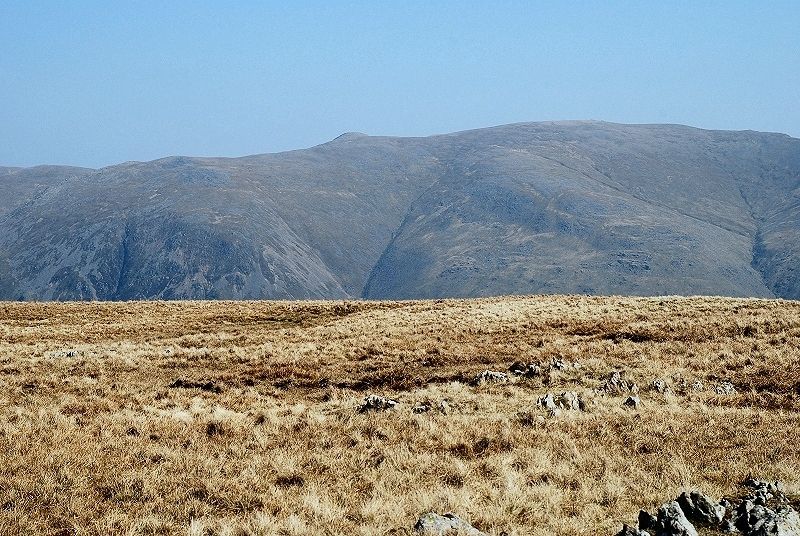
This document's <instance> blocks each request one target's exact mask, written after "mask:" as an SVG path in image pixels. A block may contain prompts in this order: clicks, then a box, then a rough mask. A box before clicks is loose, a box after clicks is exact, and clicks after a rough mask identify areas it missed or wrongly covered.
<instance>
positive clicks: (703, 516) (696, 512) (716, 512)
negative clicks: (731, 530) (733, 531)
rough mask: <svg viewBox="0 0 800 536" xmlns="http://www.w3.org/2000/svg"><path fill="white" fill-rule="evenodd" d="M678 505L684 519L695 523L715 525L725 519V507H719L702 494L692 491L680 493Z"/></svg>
mask: <svg viewBox="0 0 800 536" xmlns="http://www.w3.org/2000/svg"><path fill="white" fill-rule="evenodd" d="M678 504H679V505H680V507H681V510H683V513H684V514H685V515H686V518H687V519H689V520H690V521H693V522H695V523H703V524H706V525H716V524H718V523H721V522H722V518H723V517H725V507H724V506H721V505H719V504H717V503H715V502H714V501H712V500H711V499H709V498H708V497H706V496H705V495H703V494H702V493H700V492H698V491H693V492H691V493H686V492H685V491H684V492H683V493H681V495H680V497H678Z"/></svg>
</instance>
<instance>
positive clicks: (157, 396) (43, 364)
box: [0, 296, 800, 535]
mask: <svg viewBox="0 0 800 536" xmlns="http://www.w3.org/2000/svg"><path fill="white" fill-rule="evenodd" d="M0 335H1V336H0V532H2V533H3V534H190V535H201V534H209V535H210V534H231V535H233V534H265V535H267V534H269V535H271V534H287V535H295V534H297V535H300V534H363V535H380V534H387V533H389V534H403V533H405V530H404V529H409V528H410V527H411V526H412V525H413V523H414V521H415V520H416V518H417V516H418V515H419V514H421V513H423V512H425V511H429V510H435V511H439V512H442V513H443V512H445V511H453V512H455V513H457V514H458V515H460V516H462V517H464V518H466V519H469V520H470V521H471V522H472V523H473V524H475V525H476V526H478V527H479V528H481V529H483V530H486V531H488V532H490V533H491V534H500V533H501V532H502V531H505V532H507V533H508V534H509V535H523V534H536V535H545V534H566V535H573V534H575V535H577V534H585V535H588V534H604V533H606V534H611V533H613V532H615V531H616V530H617V529H618V528H619V526H620V525H621V523H622V522H623V521H626V522H631V521H634V520H635V518H636V513H637V512H638V510H639V508H642V507H648V508H649V507H653V506H655V505H657V504H660V503H661V502H663V501H664V500H666V499H668V498H671V497H674V496H675V495H677V494H678V492H679V491H681V490H682V489H685V488H700V489H702V490H704V491H705V492H707V493H709V494H711V495H712V496H715V497H716V498H720V497H721V496H722V495H724V494H732V493H735V492H736V491H737V484H738V483H739V482H740V481H741V480H743V479H744V478H745V477H746V476H747V475H748V474H750V473H753V474H754V475H755V476H757V477H760V478H765V479H780V480H783V481H784V482H785V483H786V484H787V487H788V488H789V490H790V491H792V490H793V491H794V492H797V491H799V490H800V447H799V446H798V440H799V439H800V433H798V430H800V373H799V372H798V370H799V367H800V303H797V302H788V301H767V300H736V299H718V298H688V299H687V298H664V299H661V298H655V299H646V298H641V299H636V298H592V297H571V296H570V297H565V296H560V297H558V296H553V297H534V298H497V299H485V300H465V301H457V300H445V301H441V300H440V301H436V302H433V301H425V302H400V303H372V302H347V303H345V302H309V303H299V302H284V303H280V302H278V303H269V302H235V303H234V302H171V303H126V304H121V303H114V304H105V303H91V304H21V303H20V304H18V303H5V304H0ZM553 357H561V358H564V359H566V360H568V361H578V362H580V363H581V365H582V367H581V368H580V369H572V368H570V369H568V370H564V371H559V372H554V373H552V374H547V375H545V376H544V377H543V378H540V379H532V380H520V381H516V382H514V383H512V384H506V385H484V386H477V387H476V386H470V385H468V383H469V380H470V379H471V378H472V377H473V376H474V375H475V374H476V373H478V372H480V371H482V370H484V369H493V370H501V371H506V370H507V369H508V367H509V365H510V364H511V363H512V362H513V361H516V360H520V361H526V362H545V363H546V362H549V361H550V360H551V359H552V358H553ZM615 369H617V370H624V371H625V372H626V376H627V377H628V378H629V379H633V380H635V381H636V382H637V383H638V384H639V386H640V387H641V388H642V392H641V393H640V395H641V397H642V407H641V408H640V409H639V410H638V411H633V410H629V409H624V408H622V407H621V402H622V400H623V397H622V396H607V395H602V394H598V393H596V392H595V389H596V388H598V387H599V386H600V385H601V384H602V383H603V382H604V380H605V378H606V377H607V375H608V373H609V372H610V371H612V370H615ZM655 378H664V379H667V380H668V382H669V383H670V384H671V385H672V387H673V389H674V390H675V391H676V392H675V393H674V394H673V395H669V396H666V397H665V396H663V395H661V394H658V393H656V392H651V391H648V390H647V389H646V386H647V385H648V384H649V383H650V382H651V381H652V380H653V379H655ZM680 378H682V379H683V380H685V381H686V382H688V383H692V382H693V381H694V380H696V379H700V380H702V381H703V382H704V384H705V386H706V389H705V390H703V391H693V390H691V389H686V390H684V389H681V388H680V385H681V382H680ZM176 380H179V381H178V382H177V383H176ZM721 381H730V382H732V383H733V384H734V385H735V386H736V388H737V390H738V393H737V394H734V395H718V394H716V393H714V392H713V390H712V388H713V387H714V386H715V385H717V384H718V383H719V382H721ZM567 389H569V390H575V391H577V392H578V393H580V394H581V395H582V396H584V397H585V398H586V400H588V401H589V408H588V409H587V411H586V412H565V413H564V414H562V415H561V416H559V417H552V418H551V417H547V418H545V419H544V420H543V421H542V419H540V418H539V416H544V415H545V413H544V412H543V410H540V409H539V408H538V407H537V406H536V399H537V397H538V396H539V395H542V394H544V393H546V392H554V393H558V392H560V391H563V390H567ZM369 393H376V394H381V395H387V396H390V397H393V398H396V399H397V400H398V401H399V402H400V405H399V406H398V408H396V409H395V410H393V411H389V412H380V413H366V414H360V413H358V412H357V410H356V408H357V407H358V405H359V403H360V401H361V400H362V399H363V397H364V396H365V395H366V394H369ZM441 400H447V401H448V402H449V403H450V406H451V411H450V412H449V413H448V414H442V413H439V412H438V411H430V412H427V413H422V414H414V413H412V411H411V408H412V407H413V406H414V405H416V404H418V403H420V402H423V401H430V402H432V403H434V404H436V403H438V402H439V401H441ZM393 530H394V532H391V531H393Z"/></svg>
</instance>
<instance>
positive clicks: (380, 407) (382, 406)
mask: <svg viewBox="0 0 800 536" xmlns="http://www.w3.org/2000/svg"><path fill="white" fill-rule="evenodd" d="M395 406H397V401H396V400H392V399H391V398H386V397H383V396H379V395H367V396H366V397H365V398H364V401H363V402H362V403H361V405H360V406H359V407H358V411H359V412H360V413H366V412H368V411H386V410H390V409H394V407H395Z"/></svg>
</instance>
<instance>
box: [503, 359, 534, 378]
mask: <svg viewBox="0 0 800 536" xmlns="http://www.w3.org/2000/svg"><path fill="white" fill-rule="evenodd" d="M508 371H509V372H510V373H511V374H514V375H515V376H523V377H525V378H533V377H535V376H539V375H540V374H541V373H542V367H540V366H539V365H537V364H536V363H523V362H521V361H515V362H514V363H513V364H512V365H511V366H510V367H509V368H508Z"/></svg>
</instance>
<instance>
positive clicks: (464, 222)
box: [0, 121, 800, 300]
mask: <svg viewBox="0 0 800 536" xmlns="http://www.w3.org/2000/svg"><path fill="white" fill-rule="evenodd" d="M0 194H2V195H0V298H3V299H27V300H34V299H35V300H89V299H97V300H130V299H156V298H158V299H178V298H237V299H238V298H278V299H280V298H297V299H299V298H355V297H363V298H431V297H456V296H458V297H461V296H486V295H499V294H532V293H588V294H636V295H657V294H720V295H729V296H765V297H766V296H779V297H785V298H793V299H798V298H800V140H798V139H794V138H791V137H789V136H786V135H782V134H770V133H760V132H752V131H744V132H732V131H710V130H701V129H697V128H691V127H685V126H680V125H620V124H612V123H605V122H597V121H585V122H584V121H569V122H548V123H520V124H514V125H506V126H499V127H492V128H485V129H479V130H471V131H465V132H458V133H454V134H446V135H439V136H430V137H425V138H397V137H382V136H367V135H364V134H360V133H347V134H344V135H342V136H339V137H338V138H336V139H334V140H332V141H330V142H328V143H325V144H322V145H319V146H316V147H312V148H310V149H304V150H298V151H290V152H285V153H277V154H264V155H256V156H247V157H242V158H189V157H169V158H162V159H159V160H154V161H152V162H128V163H124V164H120V165H116V166H110V167H106V168H103V169H98V170H89V169H83V168H65V167H57V166H46V167H36V168H27V169H19V168H0Z"/></svg>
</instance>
